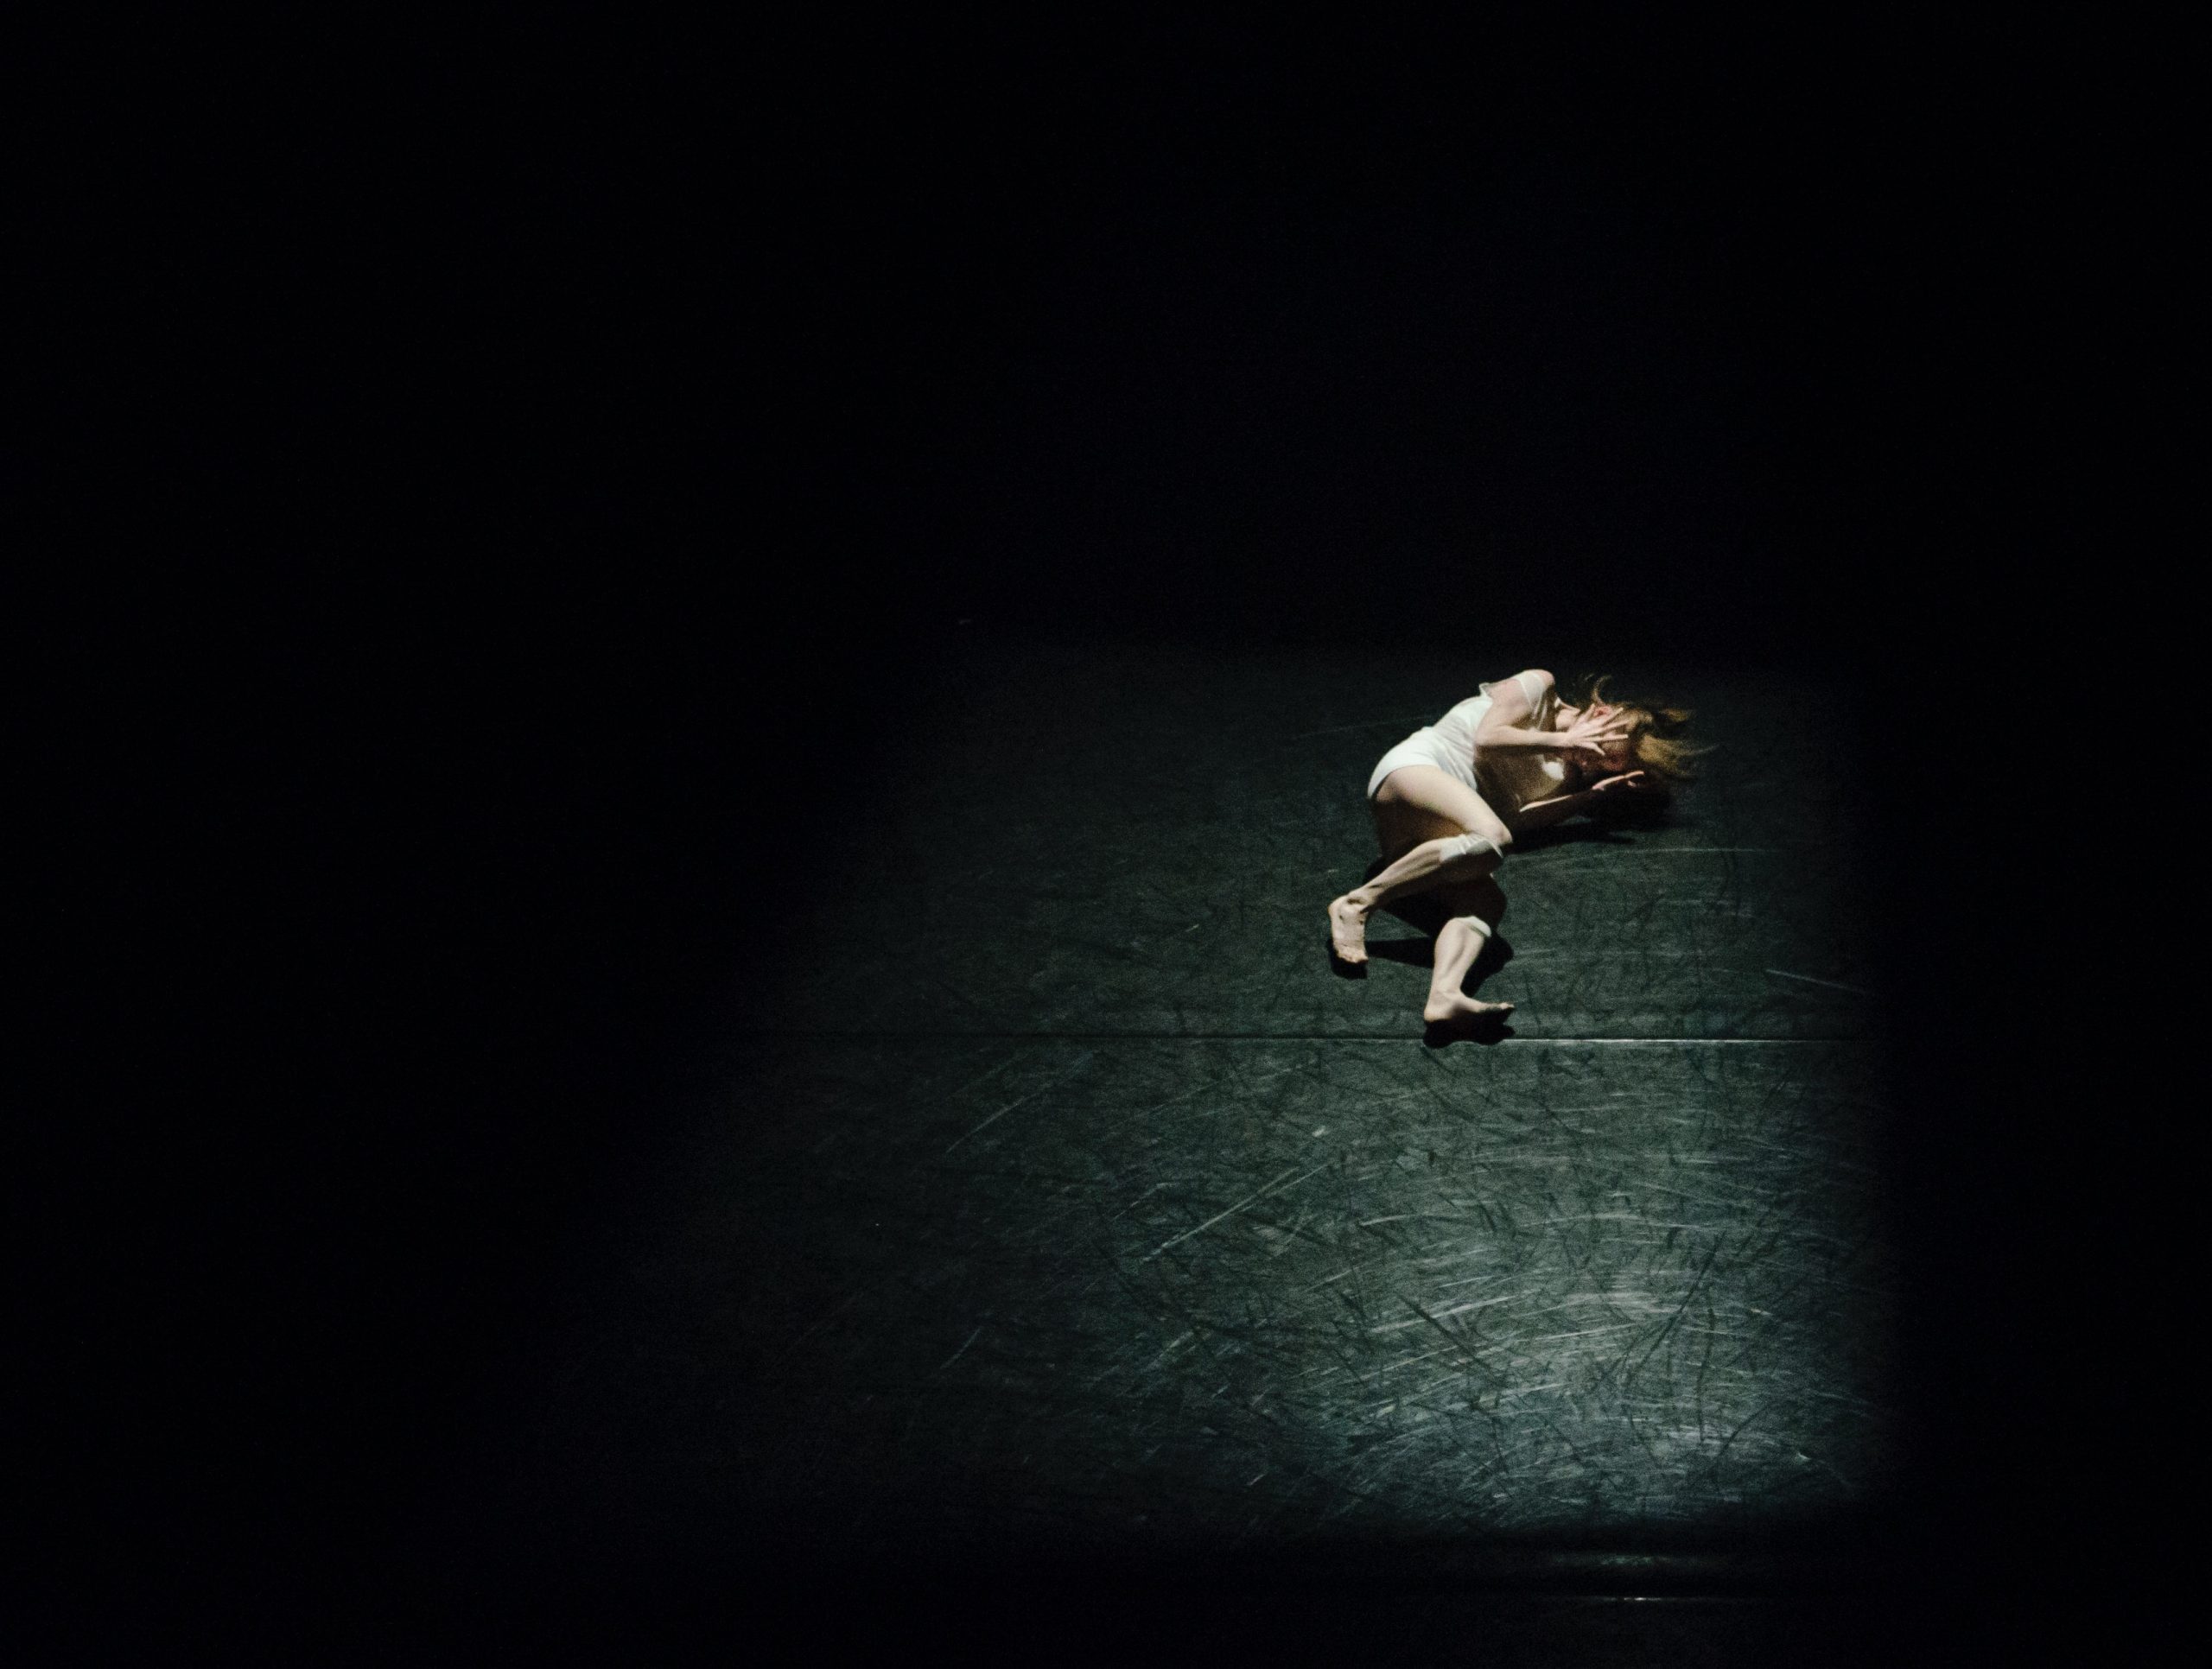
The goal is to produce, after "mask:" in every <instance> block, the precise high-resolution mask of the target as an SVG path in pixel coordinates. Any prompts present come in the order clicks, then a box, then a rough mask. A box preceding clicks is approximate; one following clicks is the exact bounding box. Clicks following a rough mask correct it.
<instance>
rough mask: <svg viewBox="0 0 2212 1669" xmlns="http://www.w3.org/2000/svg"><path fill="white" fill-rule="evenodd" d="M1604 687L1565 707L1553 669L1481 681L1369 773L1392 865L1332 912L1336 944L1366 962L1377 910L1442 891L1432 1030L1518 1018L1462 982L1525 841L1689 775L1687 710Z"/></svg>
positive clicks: (1642, 799) (1651, 795) (1338, 951)
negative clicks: (1631, 701) (1510, 862)
mask: <svg viewBox="0 0 2212 1669" xmlns="http://www.w3.org/2000/svg"><path fill="white" fill-rule="evenodd" d="M1604 695H1605V680H1604V679H1603V678H1600V679H1598V680H1596V681H1595V682H1592V684H1591V685H1590V687H1589V688H1588V689H1587V690H1586V692H1585V693H1584V695H1582V697H1581V699H1580V701H1579V702H1576V703H1573V704H1569V703H1567V702H1565V701H1560V698H1559V695H1558V692H1557V691H1556V690H1555V689H1554V688H1553V685H1552V675H1551V674H1550V673H1548V672H1542V671H1535V670H1532V671H1528V672H1523V673H1520V674H1517V675H1516V676H1514V677H1511V678H1508V679H1505V680H1503V681H1502V682H1497V683H1486V684H1484V686H1483V687H1482V694H1481V695H1475V696H1471V697H1470V698H1469V699H1468V700H1466V701H1462V702H1460V703H1459V705H1458V706H1457V707H1455V708H1452V710H1451V711H1450V712H1449V713H1447V714H1445V715H1444V716H1443V717H1442V718H1441V719H1440V720H1437V721H1436V722H1435V723H1434V724H1433V725H1427V726H1424V727H1422V728H1421V729H1419V730H1417V731H1415V732H1414V733H1413V734H1412V735H1410V736H1408V737H1407V738H1406V739H1405V740H1404V741H1402V742H1400V743H1399V744H1398V745H1397V746H1395V747H1394V748H1392V749H1391V750H1390V751H1389V752H1388V753H1385V754H1384V755H1383V758H1382V762H1381V763H1380V764H1378V765H1376V767H1375V773H1374V775H1373V776H1371V777H1369V778H1368V781H1367V801H1368V805H1369V807H1370V809H1371V810H1372V811H1373V812H1374V814H1375V833H1376V838H1377V839H1378V840H1379V841H1381V843H1382V847H1383V858H1384V859H1385V860H1387V861H1386V863H1385V865H1384V866H1383V868H1382V869H1381V870H1379V871H1378V872H1376V875H1375V877H1374V879H1371V880H1370V881H1368V882H1367V883H1366V885H1363V886H1356V887H1354V888H1353V889H1352V890H1351V892H1347V893H1345V894H1344V897H1342V898H1338V899H1337V900H1336V901H1335V902H1334V903H1332V904H1330V906H1329V942H1330V948H1331V949H1332V951H1333V952H1334V953H1335V955H1337V956H1338V958H1339V959H1340V960H1341V961H1344V962H1347V963H1351V964H1353V965H1355V966H1357V964H1359V963H1362V962H1364V961H1366V960H1367V917H1368V916H1369V914H1370V912H1371V911H1374V910H1375V909H1376V907H1377V906H1379V905H1383V904H1392V903H1394V902H1395V901H1397V900H1400V899H1403V898H1407V897H1408V896H1410V895H1413V894H1415V893H1433V894H1434V895H1435V902H1438V903H1440V904H1443V905H1444V907H1445V911H1446V914H1447V916H1448V917H1450V919H1449V920H1447V921H1446V923H1444V926H1443V928H1442V929H1441V930H1440V931H1439V932H1438V934H1437V936H1436V971H1435V973H1434V974H1433V975H1432V976H1431V978H1430V980H1429V987H1428V1000H1427V1003H1426V1004H1425V1005H1424V1006H1423V1007H1422V1009H1421V1017H1422V1019H1426V1020H1427V1021H1428V1022H1429V1024H1430V1025H1452V1024H1454V1023H1458V1022H1465V1021H1469V1020H1474V1019H1480V1018H1482V1017H1484V1016H1503V1015H1505V1014H1509V1013H1510V1012H1512V1010H1513V1005H1512V1004H1511V1003H1486V1002H1478V1001H1477V1000H1476V999H1474V998H1472V997H1470V996H1468V995H1467V994H1466V993H1465V992H1464V991H1462V990H1461V989H1460V986H1461V983H1462V982H1463V981H1464V980H1465V979H1466V976H1467V970H1468V969H1469V968H1471V967H1473V965H1474V961H1475V958H1476V957H1477V956H1478V955H1480V954H1481V951H1482V948H1483V945H1484V942H1485V941H1487V940H1488V939H1489V937H1490V936H1491V934H1492V933H1494V932H1496V931H1497V923H1498V922H1499V920H1500V919H1501V918H1502V917H1503V916H1504V914H1505V894H1504V893H1503V892H1501V891H1500V890H1499V889H1498V885H1497V868H1498V866H1499V865H1501V864H1503V862H1504V861H1505V856H1506V854H1507V853H1509V852H1510V851H1511V850H1512V849H1513V841H1514V837H1515V836H1516V835H1519V834H1528V833H1529V832H1530V831H1531V830H1534V829H1539V828H1549V827H1550V826H1551V825H1552V824H1554V823H1555V822H1560V820H1561V819H1562V818H1566V817H1571V816H1573V815H1575V814H1577V813H1578V812H1586V813H1590V814H1592V815H1605V814H1606V813H1609V812H1611V811H1613V810H1614V809H1642V808H1645V807H1649V806H1653V805H1656V804H1658V803H1662V802H1663V801H1664V800H1665V798H1666V796H1667V793H1668V790H1669V789H1670V788H1671V787H1672V786H1673V785H1674V784H1678V783H1686V782H1688V781H1689V780H1690V771H1689V765H1690V761H1691V759H1692V758H1693V757H1694V750H1693V749H1691V748H1690V747H1689V746H1688V745H1687V744H1686V743H1684V742H1683V741H1682V740H1681V732H1682V729H1683V727H1684V726H1686V725H1687V724H1688V722H1689V717H1690V715H1689V714H1688V713H1687V712H1685V711H1683V710H1682V709H1681V708H1662V707H1641V706H1630V705H1624V704H1619V703H1614V702H1609V701H1605V700H1604V699H1603V698H1604Z"/></svg>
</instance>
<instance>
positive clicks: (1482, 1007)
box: [1421, 995, 1513, 1025]
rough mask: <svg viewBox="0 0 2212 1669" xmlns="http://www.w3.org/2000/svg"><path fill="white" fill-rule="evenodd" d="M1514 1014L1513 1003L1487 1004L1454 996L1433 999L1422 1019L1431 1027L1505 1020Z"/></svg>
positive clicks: (1422, 1012)
mask: <svg viewBox="0 0 2212 1669" xmlns="http://www.w3.org/2000/svg"><path fill="white" fill-rule="evenodd" d="M1511 1012H1513V1005H1512V1004H1511V1003H1486V1002H1480V1001H1478V1000H1477V999H1475V998H1472V997H1468V996H1462V995H1453V996H1450V997H1445V998H1441V999H1440V998H1436V997H1431V998H1430V999H1428V1001H1427V1004H1425V1005H1424V1006H1422V1008H1421V1019H1424V1020H1427V1022H1428V1023H1429V1024H1430V1025H1452V1024H1454V1023H1459V1024H1465V1022H1467V1021H1470V1020H1483V1019H1504V1018H1505V1016H1507V1015H1508V1014H1510V1013H1511Z"/></svg>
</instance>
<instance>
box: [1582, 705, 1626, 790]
mask: <svg viewBox="0 0 2212 1669" xmlns="http://www.w3.org/2000/svg"><path fill="white" fill-rule="evenodd" d="M1590 716H1591V717H1592V718H1593V719H1595V720H1598V722H1599V724H1602V725H1608V726H1611V725H1616V724H1618V723H1619V722H1621V721H1622V720H1627V719H1632V718H1634V717H1636V716H1637V715H1636V711H1635V709H1634V708H1625V707H1621V706H1618V705H1617V704H1616V703H1614V702H1611V701H1592V703H1591V704H1590ZM1631 741H1632V738H1624V739H1621V740H1620V741H1618V742H1615V743H1613V744H1612V745H1611V746H1609V747H1607V748H1606V750H1605V753H1604V755H1603V756H1602V757H1600V756H1599V755H1596V754H1590V753H1586V754H1584V755H1583V756H1582V759H1581V764H1582V768H1583V770H1584V771H1585V772H1586V773H1587V774H1588V775H1590V776H1592V777H1618V776H1619V775H1620V774H1621V773H1622V772H1623V771H1627V770H1629V769H1630V767H1631V766H1632V765H1634V764H1635V756H1634V754H1633V752H1631V751H1630V742H1631Z"/></svg>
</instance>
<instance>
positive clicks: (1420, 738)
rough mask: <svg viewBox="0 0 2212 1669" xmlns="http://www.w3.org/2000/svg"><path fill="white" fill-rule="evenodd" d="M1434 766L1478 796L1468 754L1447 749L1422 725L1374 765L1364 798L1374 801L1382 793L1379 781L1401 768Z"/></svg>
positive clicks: (1430, 728) (1428, 727) (1443, 741)
mask: <svg viewBox="0 0 2212 1669" xmlns="http://www.w3.org/2000/svg"><path fill="white" fill-rule="evenodd" d="M1401 765H1434V766H1435V767H1436V768H1437V769H1438V770H1439V771H1443V772H1444V773H1445V774H1446V775H1447V776H1450V777H1456V778H1457V779H1458V780H1459V781H1460V782H1463V783H1465V784H1466V785H1467V786H1468V787H1469V788H1471V789H1474V790H1475V792H1476V793H1478V794H1479V793H1481V792H1482V790H1481V789H1480V788H1479V787H1478V786H1477V784H1476V783H1475V761H1474V758H1473V757H1472V755H1471V753H1466V754H1463V753H1462V751H1461V750H1460V749H1459V748H1455V747H1452V746H1449V745H1447V744H1446V741H1445V739H1444V738H1443V737H1441V736H1440V735H1438V734H1437V733H1436V727H1435V726H1433V725H1423V726H1422V727H1421V728H1420V729H1419V730H1416V731H1415V732H1414V733H1413V734H1412V735H1410V736H1408V737H1407V738H1406V739H1405V740H1404V741H1402V742H1400V743H1399V744H1398V745H1397V746H1395V747H1394V748H1392V749H1391V750H1390V751H1389V752H1388V753H1385V754H1384V755H1383V757H1382V758H1380V759H1378V760H1376V765H1375V771H1374V774H1373V775H1372V776H1370V777H1368V779H1367V797H1368V798H1369V799H1370V800H1371V799H1373V798H1374V797H1375V796H1376V794H1377V793H1378V792H1380V791H1381V790H1382V787H1383V778H1384V777H1388V776H1389V774H1390V773H1391V772H1392V771H1395V770H1397V769H1398V768H1399V767H1400V766H1401Z"/></svg>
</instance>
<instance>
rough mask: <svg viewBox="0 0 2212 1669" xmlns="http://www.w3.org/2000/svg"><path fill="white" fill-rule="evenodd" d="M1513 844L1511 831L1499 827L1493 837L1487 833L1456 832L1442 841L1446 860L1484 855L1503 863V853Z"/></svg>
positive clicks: (1495, 861)
mask: <svg viewBox="0 0 2212 1669" xmlns="http://www.w3.org/2000/svg"><path fill="white" fill-rule="evenodd" d="M1512 845H1513V835H1512V833H1511V831H1510V830H1507V829H1500V830H1498V831H1497V835H1496V837H1495V838H1493V837H1492V836H1491V835H1488V834H1457V835H1453V836H1452V837H1451V838H1450V839H1448V840H1446V841H1444V842H1443V846H1444V856H1445V858H1446V860H1453V859H1465V858H1476V857H1486V858H1489V859H1490V860H1492V861H1493V862H1494V863H1503V862H1504V861H1505V854H1506V853H1507V851H1508V850H1509V849H1510V848H1511V847H1512Z"/></svg>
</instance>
